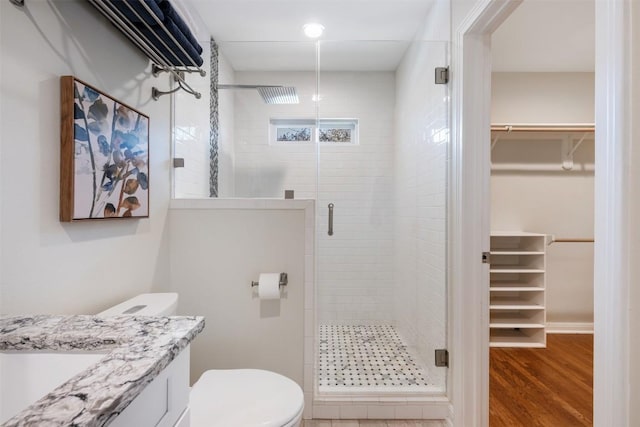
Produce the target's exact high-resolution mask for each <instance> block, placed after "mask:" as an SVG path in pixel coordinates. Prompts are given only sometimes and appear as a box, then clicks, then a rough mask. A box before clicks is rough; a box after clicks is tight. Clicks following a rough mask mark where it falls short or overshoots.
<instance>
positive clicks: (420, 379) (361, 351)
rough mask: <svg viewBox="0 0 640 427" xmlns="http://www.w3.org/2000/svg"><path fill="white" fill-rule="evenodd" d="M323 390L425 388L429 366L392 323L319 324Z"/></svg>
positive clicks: (420, 389) (321, 390)
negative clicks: (377, 324) (421, 364)
mask: <svg viewBox="0 0 640 427" xmlns="http://www.w3.org/2000/svg"><path fill="white" fill-rule="evenodd" d="M318 357H319V360H318V369H319V376H318V381H319V384H318V385H319V391H320V392H363V391H365V392H369V391H371V392H424V391H428V387H429V384H428V377H427V372H426V369H425V368H424V367H422V366H420V365H419V364H418V363H417V362H416V360H415V358H414V357H412V356H411V354H410V353H409V350H408V348H407V345H406V344H405V343H404V342H403V341H402V339H401V338H400V336H399V335H398V333H397V331H396V330H395V328H394V327H393V326H387V325H382V326H364V325H320V336H319V348H318Z"/></svg>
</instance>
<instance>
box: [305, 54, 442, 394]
mask: <svg viewBox="0 0 640 427" xmlns="http://www.w3.org/2000/svg"><path fill="white" fill-rule="evenodd" d="M447 60H448V57H447V44H446V43H444V42H442V43H440V42H422V41H413V42H398V41H393V42H386V41H375V42H373V41H372V42H369V41H357V42H321V43H320V44H319V73H318V76H319V79H318V82H319V83H318V93H317V94H316V99H318V121H317V129H316V130H315V131H316V133H317V135H316V138H317V141H318V192H317V215H316V218H317V224H316V225H317V227H316V230H317V235H316V253H317V268H316V271H317V277H316V279H317V280H316V286H317V298H318V300H317V319H318V337H317V338H318V339H317V343H318V357H317V360H316V366H317V374H318V375H317V376H318V378H317V384H318V390H317V391H318V392H319V393H320V394H324V393H326V394H331V393H339V394H344V393H356V394H359V393H367V394H370V393H382V394H387V393H403V394H412V395H413V394H420V395H426V394H430V393H436V394H439V393H443V392H444V391H445V390H446V382H445V379H446V375H445V373H446V368H440V367H435V366H434V351H435V349H438V348H445V346H446V253H447V248H446V230H447V224H446V189H447V158H448V150H449V126H448V88H447V86H446V85H436V84H435V82H434V68H435V67H442V66H446V64H447Z"/></svg>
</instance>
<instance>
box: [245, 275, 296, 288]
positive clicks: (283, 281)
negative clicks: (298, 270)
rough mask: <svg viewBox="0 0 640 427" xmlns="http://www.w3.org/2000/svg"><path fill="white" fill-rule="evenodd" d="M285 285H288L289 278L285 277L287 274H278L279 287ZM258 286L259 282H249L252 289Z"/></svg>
mask: <svg viewBox="0 0 640 427" xmlns="http://www.w3.org/2000/svg"><path fill="white" fill-rule="evenodd" d="M287 283H289V277H288V276H287V273H280V283H279V285H280V287H283V286H287ZM259 284H260V283H259V282H254V281H253V280H252V281H251V287H252V288H253V287H254V286H258V285H259Z"/></svg>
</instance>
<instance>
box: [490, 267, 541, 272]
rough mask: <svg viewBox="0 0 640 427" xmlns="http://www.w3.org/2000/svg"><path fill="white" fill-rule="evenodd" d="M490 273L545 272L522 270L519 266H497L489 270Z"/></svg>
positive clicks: (529, 269) (531, 269)
mask: <svg viewBox="0 0 640 427" xmlns="http://www.w3.org/2000/svg"><path fill="white" fill-rule="evenodd" d="M489 272H490V273H513V274H515V273H544V270H542V269H539V268H520V267H518V266H517V265H514V266H511V265H495V266H493V265H492V266H491V268H490V269H489Z"/></svg>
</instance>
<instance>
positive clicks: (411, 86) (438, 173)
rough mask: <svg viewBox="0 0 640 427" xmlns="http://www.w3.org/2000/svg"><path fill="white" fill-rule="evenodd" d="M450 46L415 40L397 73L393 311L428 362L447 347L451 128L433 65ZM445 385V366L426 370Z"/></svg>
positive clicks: (439, 63)
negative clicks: (436, 350) (449, 146)
mask: <svg viewBox="0 0 640 427" xmlns="http://www.w3.org/2000/svg"><path fill="white" fill-rule="evenodd" d="M445 61H446V44H444V43H437V42H431V43H429V42H421V41H416V42H414V43H413V44H412V45H411V47H410V49H409V50H408V51H407V53H406V55H405V57H404V59H403V61H402V63H401V65H400V67H399V68H398V71H397V74H396V82H397V83H396V111H395V136H394V140H395V153H394V154H395V156H394V157H395V183H394V184H395V185H394V188H395V189H394V195H395V212H394V214H395V215H394V220H395V233H394V237H395V252H394V265H395V269H394V272H395V277H394V279H395V280H394V284H395V286H394V310H395V319H396V324H397V326H398V329H399V331H400V333H401V335H402V336H403V337H404V339H405V340H406V341H407V342H408V344H409V345H410V346H415V348H416V349H417V351H418V354H419V356H420V357H421V359H422V361H423V363H424V364H425V365H426V366H429V367H433V354H434V353H433V352H434V350H435V349H436V348H444V347H446V293H447V291H446V289H447V281H446V251H447V246H446V190H447V154H448V142H449V125H448V114H447V108H448V106H447V103H446V100H445V98H446V95H447V88H446V87H445V86H437V85H435V84H434V82H433V69H434V67H436V66H442V64H444V63H445ZM429 373H430V376H431V383H433V384H434V385H435V386H440V387H442V388H443V390H444V388H445V375H446V371H445V369H442V368H435V367H433V369H431V370H430V371H429Z"/></svg>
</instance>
